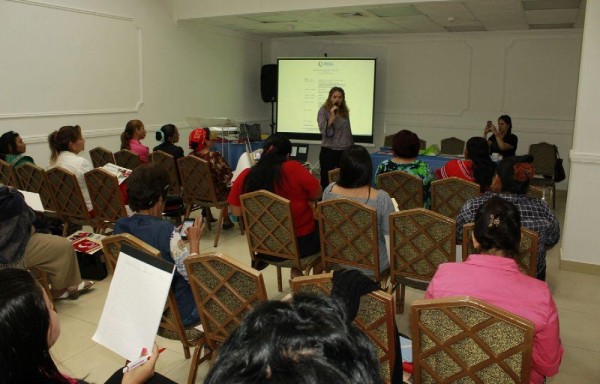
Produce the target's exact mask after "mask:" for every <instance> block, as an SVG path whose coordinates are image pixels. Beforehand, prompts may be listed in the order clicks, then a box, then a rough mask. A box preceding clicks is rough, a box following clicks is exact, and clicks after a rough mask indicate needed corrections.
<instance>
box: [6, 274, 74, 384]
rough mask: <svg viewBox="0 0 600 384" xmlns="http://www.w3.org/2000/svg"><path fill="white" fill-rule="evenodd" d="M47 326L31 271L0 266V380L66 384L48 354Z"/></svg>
mask: <svg viewBox="0 0 600 384" xmlns="http://www.w3.org/2000/svg"><path fill="white" fill-rule="evenodd" d="M49 326H50V313H49V309H48V308H47V307H46V303H45V301H44V294H43V292H42V288H41V287H40V285H39V284H38V283H37V281H35V279H34V278H33V277H32V276H31V274H30V273H29V272H27V271H25V270H20V269H0V345H1V346H2V348H0V369H1V370H2V379H0V382H2V383H65V384H68V383H70V381H69V380H67V379H66V378H65V377H64V376H62V375H61V373H60V372H59V370H58V368H57V367H56V364H55V363H54V361H53V360H52V356H51V355H50V351H49V349H50V347H49V346H48V328H49Z"/></svg>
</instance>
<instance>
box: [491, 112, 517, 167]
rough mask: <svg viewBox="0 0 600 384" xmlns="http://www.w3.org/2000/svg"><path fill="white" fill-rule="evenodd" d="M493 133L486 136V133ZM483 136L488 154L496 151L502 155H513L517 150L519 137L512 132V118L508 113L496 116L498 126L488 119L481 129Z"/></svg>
mask: <svg viewBox="0 0 600 384" xmlns="http://www.w3.org/2000/svg"><path fill="white" fill-rule="evenodd" d="M490 132H492V133H493V134H492V135H491V136H490V137H489V138H488V137H487V135H488V133H490ZM483 138H484V139H486V140H487V141H488V144H489V146H490V154H494V153H498V154H499V155H501V156H502V157H509V156H514V155H515V153H516V152H517V144H518V142H519V138H518V137H517V135H513V133H512V119H511V118H510V116H508V115H502V116H500V117H499V118H498V128H496V126H495V125H494V123H492V121H491V120H490V121H488V122H487V124H486V126H485V128H484V129H483Z"/></svg>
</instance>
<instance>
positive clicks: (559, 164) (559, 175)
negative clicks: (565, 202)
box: [554, 145, 567, 183]
mask: <svg viewBox="0 0 600 384" xmlns="http://www.w3.org/2000/svg"><path fill="white" fill-rule="evenodd" d="M554 150H555V151H556V162H555V163H554V182H555V183H560V182H561V181H563V180H564V179H566V178H567V175H566V174H565V167H564V166H563V159H561V158H560V154H559V153H558V148H557V147H556V145H555V146H554Z"/></svg>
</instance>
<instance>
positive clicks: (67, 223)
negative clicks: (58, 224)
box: [62, 220, 69, 237]
mask: <svg viewBox="0 0 600 384" xmlns="http://www.w3.org/2000/svg"><path fill="white" fill-rule="evenodd" d="M68 234H69V222H68V221H66V220H65V225H63V234H62V235H63V237H67V235H68Z"/></svg>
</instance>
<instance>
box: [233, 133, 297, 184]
mask: <svg viewBox="0 0 600 384" xmlns="http://www.w3.org/2000/svg"><path fill="white" fill-rule="evenodd" d="M290 153H292V143H291V141H290V139H288V138H287V136H285V135H283V134H281V133H274V134H272V135H271V136H269V137H267V139H266V140H265V144H264V147H263V152H262V154H261V156H260V160H259V161H258V163H256V165H254V166H253V167H252V168H251V169H250V172H248V175H246V179H245V180H244V187H243V188H242V190H243V191H244V193H248V192H254V191H258V190H259V189H266V190H267V191H269V192H273V193H275V186H276V185H278V184H279V183H280V181H281V165H282V164H283V163H284V162H286V161H287V160H288V155H289V154H290Z"/></svg>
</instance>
